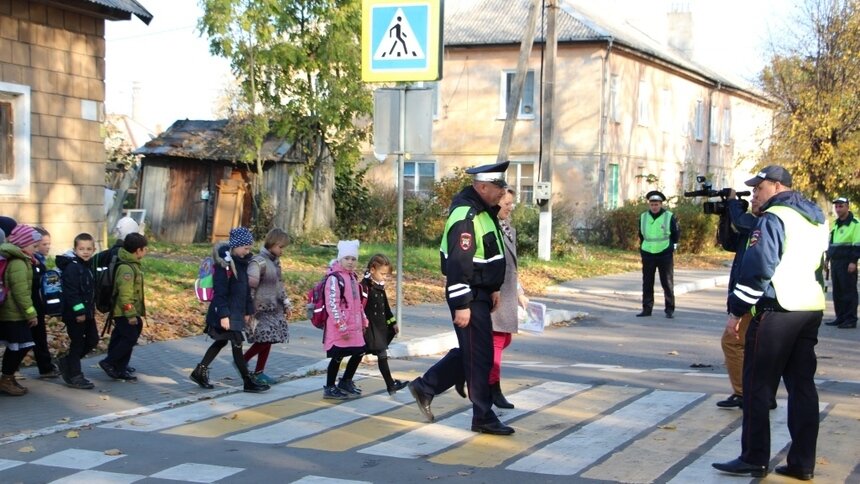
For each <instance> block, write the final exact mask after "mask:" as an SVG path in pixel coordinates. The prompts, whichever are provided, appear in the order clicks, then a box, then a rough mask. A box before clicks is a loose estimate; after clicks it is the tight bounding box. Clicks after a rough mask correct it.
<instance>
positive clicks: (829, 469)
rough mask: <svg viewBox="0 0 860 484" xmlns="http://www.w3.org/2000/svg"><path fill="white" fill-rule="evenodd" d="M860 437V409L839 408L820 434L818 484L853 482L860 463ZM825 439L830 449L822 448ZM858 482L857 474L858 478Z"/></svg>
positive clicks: (816, 476)
mask: <svg viewBox="0 0 860 484" xmlns="http://www.w3.org/2000/svg"><path fill="white" fill-rule="evenodd" d="M858 435H860V405H857V404H856V403H852V404H844V403H840V404H836V405H834V406H833V408H832V409H831V410H830V412H828V413H827V417H825V419H824V421H822V422H821V427H820V428H819V430H818V463H819V464H822V465H818V466H816V467H815V479H817V480H818V482H849V481H851V479H850V478H851V476H852V473H854V469H855V468H856V466H857V463H858V461H860V455H858V452H857V436H858ZM822 438H824V439H826V441H827V445H826V446H824V445H822ZM854 477H855V482H856V474H854Z"/></svg>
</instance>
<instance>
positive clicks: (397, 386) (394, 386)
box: [386, 380, 409, 395]
mask: <svg viewBox="0 0 860 484" xmlns="http://www.w3.org/2000/svg"><path fill="white" fill-rule="evenodd" d="M408 384H409V382H405V381H400V380H394V381H392V382H391V386H390V387H387V388H386V389H387V390H388V394H389V395H394V394H395V393H397V390H403V389H404V388H406V385H408Z"/></svg>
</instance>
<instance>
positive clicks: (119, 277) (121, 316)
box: [99, 233, 147, 381]
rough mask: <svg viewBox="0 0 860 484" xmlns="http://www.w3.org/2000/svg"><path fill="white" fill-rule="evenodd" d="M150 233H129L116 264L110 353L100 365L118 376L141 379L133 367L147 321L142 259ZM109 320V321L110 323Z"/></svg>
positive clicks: (132, 379) (124, 378) (113, 375)
mask: <svg viewBox="0 0 860 484" xmlns="http://www.w3.org/2000/svg"><path fill="white" fill-rule="evenodd" d="M146 246H147V240H146V237H144V236H143V235H140V234H138V233H131V234H128V235H126V236H125V239H124V240H123V242H122V248H121V249H120V250H119V254H118V255H117V264H116V265H115V266H114V275H115V277H114V291H113V293H114V294H115V296H116V301H115V302H114V304H113V310H111V312H110V314H111V315H112V317H113V331H112V332H111V335H110V342H109V343H108V351H107V356H106V357H105V358H104V359H103V360H101V361H99V367H101V369H102V370H104V372H105V374H107V376H109V377H110V378H113V379H114V380H125V381H137V377H136V376H134V375H132V372H131V371H129V368H128V363H129V361H131V353H132V351H133V350H134V346H135V345H136V344H137V339H138V338H140V333H141V331H143V325H144V324H146V301H145V300H144V297H143V270H142V269H141V266H140V260H141V259H143V257H144V256H145V255H146ZM109 323H110V322H109V321H108V322H106V323H105V324H109Z"/></svg>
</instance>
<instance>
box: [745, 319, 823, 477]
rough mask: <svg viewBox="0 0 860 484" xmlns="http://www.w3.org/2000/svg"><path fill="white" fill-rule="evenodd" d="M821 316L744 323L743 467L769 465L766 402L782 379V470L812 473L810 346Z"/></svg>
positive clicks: (814, 424)
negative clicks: (785, 444) (786, 441)
mask: <svg viewBox="0 0 860 484" xmlns="http://www.w3.org/2000/svg"><path fill="white" fill-rule="evenodd" d="M822 316H823V312H822V311H793V312H776V311H765V312H763V313H761V314H758V315H756V316H755V317H754V318H753V319H752V321H751V322H750V326H749V329H747V336H746V345H745V347H744V384H743V385H744V407H743V409H744V410H743V411H744V416H743V431H742V432H743V433H742V436H741V460H743V461H744V462H746V463H749V464H753V465H767V464H768V462H770V457H771V453H770V402H771V399H772V398H773V395H774V393H775V392H776V389H777V387H778V386H779V379H780V377H782V380H783V381H784V382H785V389H786V390H787V391H788V432H789V434H791V447H790V448H789V450H788V466H789V467H791V468H792V469H800V470H802V471H803V472H812V471H813V470H814V469H815V448H816V442H817V441H818V420H819V413H818V390H817V389H816V388H815V381H814V378H815V370H816V366H817V362H816V358H815V345H816V343H818V327H819V326H820V325H821V318H822Z"/></svg>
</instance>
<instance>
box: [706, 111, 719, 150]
mask: <svg viewBox="0 0 860 484" xmlns="http://www.w3.org/2000/svg"><path fill="white" fill-rule="evenodd" d="M719 112H720V110H719V108H718V107H717V106H715V105H713V104H712V105H711V116H710V118H709V119H708V141H709V142H710V143H711V144H712V145H715V144H717V143H719V142H720V123H719V120H718V119H717V114H719Z"/></svg>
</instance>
